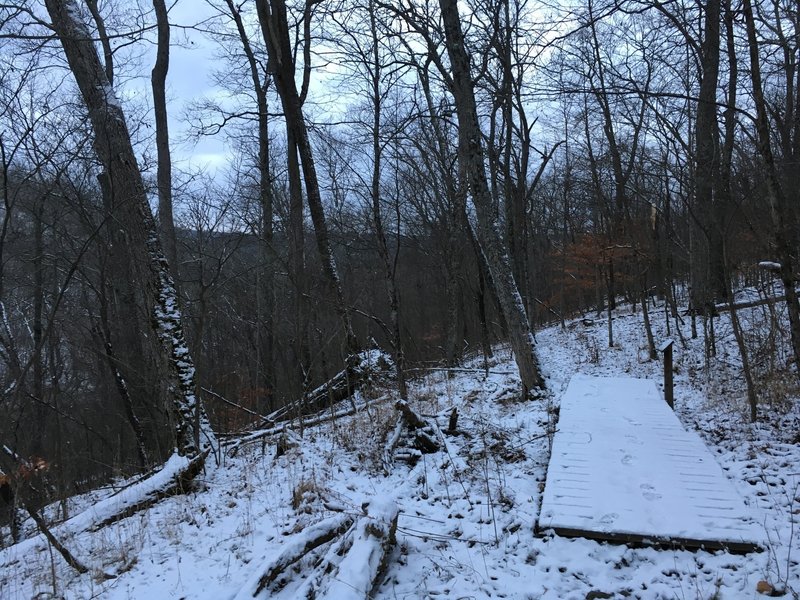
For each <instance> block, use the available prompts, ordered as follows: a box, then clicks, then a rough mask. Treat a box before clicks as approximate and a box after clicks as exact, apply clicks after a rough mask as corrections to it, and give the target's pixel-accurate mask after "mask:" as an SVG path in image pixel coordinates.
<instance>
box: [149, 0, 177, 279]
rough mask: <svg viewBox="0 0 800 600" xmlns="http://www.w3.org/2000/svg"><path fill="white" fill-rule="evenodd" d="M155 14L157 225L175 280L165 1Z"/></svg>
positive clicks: (158, 1)
mask: <svg viewBox="0 0 800 600" xmlns="http://www.w3.org/2000/svg"><path fill="white" fill-rule="evenodd" d="M153 8H154V9H155V13H156V28H157V31H158V45H157V49H156V63H155V65H154V66H153V72H152V73H151V77H150V80H151V83H152V87H153V111H154V112H155V117H156V152H157V154H158V169H157V172H156V182H157V185H158V225H159V233H160V234H161V245H162V247H163V248H164V253H165V254H166V256H167V261H168V262H169V264H170V267H171V268H172V273H173V275H174V276H175V277H177V276H178V247H177V242H176V240H175V220H174V215H173V210H172V157H171V156H170V152H169V123H168V121H167V92H166V84H167V72H168V71H169V37H170V28H169V15H168V14H167V6H166V3H165V2H164V0H153Z"/></svg>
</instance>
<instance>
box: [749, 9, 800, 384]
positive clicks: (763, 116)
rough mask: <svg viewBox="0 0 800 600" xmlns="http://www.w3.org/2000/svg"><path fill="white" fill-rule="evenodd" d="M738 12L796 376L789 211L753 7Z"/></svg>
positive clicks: (799, 351)
mask: <svg viewBox="0 0 800 600" xmlns="http://www.w3.org/2000/svg"><path fill="white" fill-rule="evenodd" d="M742 12H743V13H744V18H745V25H746V28H747V43H748V46H749V51H750V81H751V83H752V86H753V101H754V103H755V106H756V135H757V143H758V151H759V154H760V155H761V158H762V159H763V161H764V165H765V167H766V169H765V171H766V172H765V182H766V186H767V201H768V202H769V208H770V216H771V218H772V223H773V227H774V236H775V238H774V243H775V252H776V254H777V256H778V260H779V261H780V265H781V266H780V271H779V274H780V278H781V283H783V289H784V293H785V294H786V309H787V312H788V314H789V329H790V332H791V338H792V350H793V352H794V361H795V369H797V370H798V372H799V373H800V306H799V305H798V298H797V289H796V284H797V282H796V277H795V262H796V261H795V257H794V252H793V248H792V244H791V240H792V238H793V235H792V225H793V224H792V218H791V210H790V209H789V207H788V206H787V203H786V197H785V194H784V191H783V189H782V188H781V184H780V181H779V179H778V174H777V170H776V168H775V157H774V155H773V154H772V147H771V145H770V127H769V119H768V117H767V103H766V100H765V99H764V88H763V86H762V83H761V64H760V62H759V61H760V57H759V53H758V40H757V38H756V25H755V19H754V17H753V5H752V3H751V1H750V0H743V4H742Z"/></svg>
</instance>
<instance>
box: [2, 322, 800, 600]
mask: <svg viewBox="0 0 800 600" xmlns="http://www.w3.org/2000/svg"><path fill="white" fill-rule="evenodd" d="M653 313H654V314H652V315H651V319H652V320H653V327H654V330H655V339H656V344H658V343H659V342H660V341H661V340H663V339H665V338H666V337H667V335H666V331H665V320H664V313H663V310H661V309H659V310H654V311H653ZM766 315H767V312H766V309H765V308H764V307H757V308H755V309H748V310H747V311H742V312H741V317H742V318H743V319H746V321H745V326H746V330H747V332H748V341H749V343H750V344H751V346H752V348H753V355H752V359H753V361H754V364H755V366H756V368H758V369H760V370H761V371H762V372H767V371H768V367H769V365H767V364H766V362H765V361H768V360H769V356H771V355H772V354H774V353H769V352H767V349H768V348H767V346H768V345H770V344H778V345H779V346H780V345H785V344H786V339H785V336H784V337H781V334H780V331H778V332H777V333H774V332H773V333H774V335H770V334H769V330H768V329H767V328H766V326H765V325H764V323H763V322H762V321H761V319H762V318H765V316H766ZM613 325H614V338H615V346H614V347H613V348H609V347H608V344H607V323H606V321H605V320H604V319H602V318H598V319H595V320H593V321H585V322H584V321H583V320H581V319H578V320H575V321H572V322H569V323H567V327H566V328H565V329H561V328H560V327H559V326H554V327H551V328H548V329H545V330H543V331H540V332H538V333H537V342H538V348H539V350H538V351H539V356H540V358H541V361H542V365H543V369H544V371H545V374H546V377H547V382H548V386H549V392H550V393H549V396H548V397H547V398H545V399H544V400H534V401H526V402H520V399H519V397H518V387H519V386H518V378H517V376H516V374H515V369H514V365H513V362H512V361H511V359H510V356H509V351H508V349H507V348H502V347H501V348H498V349H497V350H496V353H497V354H496V358H495V360H494V361H493V363H492V365H491V372H490V374H489V375H488V377H484V375H483V372H482V370H481V369H480V367H481V366H482V361H481V360H477V359H476V360H474V361H473V362H471V363H469V364H467V365H465V367H466V368H467V369H469V368H475V371H474V372H458V373H452V374H451V375H452V376H451V377H447V374H446V373H444V372H441V371H432V372H430V373H428V374H426V375H425V376H424V377H422V378H420V379H419V380H417V381H416V382H414V384H413V386H412V393H411V396H412V397H411V401H410V404H411V406H412V408H413V409H414V410H416V411H417V412H419V413H422V414H424V415H428V416H430V417H431V418H432V420H435V421H436V423H437V424H438V426H439V428H440V429H441V430H442V432H443V433H442V434H441V435H442V439H444V440H445V442H446V446H445V449H444V450H443V451H441V452H438V453H433V454H427V455H423V457H422V458H421V459H420V461H419V462H418V463H417V464H416V466H414V467H413V468H411V467H409V466H407V465H406V464H404V463H402V462H400V461H395V464H394V468H393V469H392V470H391V473H390V474H389V475H388V476H387V475H385V474H384V463H383V448H384V443H385V440H386V438H387V436H388V435H389V434H390V433H391V430H392V429H393V428H394V422H395V419H396V415H395V412H396V411H395V409H394V407H393V405H392V403H391V402H384V403H381V404H374V405H372V406H371V407H370V408H369V409H368V410H364V411H362V412H361V413H359V414H357V415H355V416H351V417H345V418H342V419H339V420H337V421H334V422H328V423H325V424H322V425H318V426H315V427H313V428H307V429H305V430H304V431H302V440H301V442H300V443H299V444H298V445H297V446H295V447H291V448H290V449H289V450H288V452H286V453H285V454H283V455H282V456H279V457H276V453H275V446H274V442H273V441H270V442H269V443H267V444H266V445H264V446H262V445H261V443H259V442H255V443H252V444H249V445H247V446H245V447H243V448H242V449H241V451H240V452H239V453H238V455H237V456H236V457H235V458H230V457H228V458H226V459H225V461H224V463H223V464H222V465H221V466H220V467H218V468H214V467H210V468H209V469H208V470H207V471H206V473H205V474H204V475H201V476H200V478H199V479H198V489H197V490H195V491H194V492H192V493H189V494H187V495H183V496H178V497H172V498H168V499H165V500H162V501H160V502H159V503H158V504H156V505H155V506H154V507H153V508H151V509H149V510H147V511H145V512H141V513H139V514H137V515H135V516H133V517H130V518H128V519H125V520H123V521H120V522H118V523H116V524H113V525H110V526H108V527H106V528H104V529H102V530H100V531H98V532H94V533H70V532H69V531H67V530H63V531H61V532H60V531H59V529H58V528H56V529H55V532H56V534H59V533H62V535H63V541H64V542H65V544H66V545H67V546H68V547H69V548H70V550H71V551H72V552H73V553H74V554H76V555H77V556H78V557H79V558H80V559H81V560H83V562H85V563H87V564H89V565H92V566H93V567H94V568H95V569H97V570H98V571H99V570H102V571H105V572H112V573H120V575H119V576H118V577H117V578H115V579H112V580H109V581H102V580H101V578H99V577H98V576H97V573H95V574H92V573H89V574H86V575H81V576H79V575H77V574H76V573H75V572H74V571H72V570H71V569H70V568H69V567H68V566H66V564H65V563H64V561H63V560H62V559H61V557H60V556H59V555H58V554H57V553H56V552H55V551H54V550H51V549H50V548H49V547H48V546H47V544H46V543H45V542H42V541H38V542H31V541H29V542H27V543H23V544H21V545H19V546H18V547H11V548H8V549H5V550H3V551H0V598H3V599H4V600H5V599H8V600H15V599H29V598H33V597H37V598H60V597H66V598H96V597H97V598H149V599H154V600H155V599H162V598H187V599H193V598H208V599H214V600H217V599H226V598H233V597H235V596H236V595H237V594H238V593H239V591H240V590H241V589H242V587H243V586H244V585H245V584H246V583H247V582H248V581H250V580H252V579H253V577H254V574H255V573H256V572H257V568H258V566H259V565H262V564H264V563H265V561H269V560H270V559H271V558H273V557H275V556H277V555H278V554H279V553H280V552H281V550H282V549H284V548H286V545H287V544H288V543H290V542H289V541H290V540H294V543H296V541H297V539H298V538H296V537H292V536H296V535H297V534H299V532H301V531H303V530H304V529H307V528H308V527H310V526H311V525H313V524H315V523H318V522H320V521H322V520H323V519H326V518H330V517H334V516H335V515H337V514H339V513H338V512H336V511H337V510H339V509H341V508H345V510H347V511H351V512H352V513H353V514H361V513H362V505H363V504H364V503H365V502H370V501H374V499H376V498H377V499H381V500H382V501H394V502H396V503H397V505H398V506H399V508H400V515H399V522H398V527H397V546H396V548H395V549H394V551H393V554H392V555H391V556H390V560H389V563H388V569H387V571H386V574H385V576H384V578H383V579H382V583H381V584H380V586H379V587H378V589H377V590H376V591H375V597H376V598H385V599H397V598H401V599H402V598H406V599H412V598H432V599H433V598H521V599H525V598H531V599H533V598H548V599H571V598H575V599H581V600H583V599H585V598H622V597H630V598H643V599H655V598H665V599H667V598H669V599H681V600H683V599H688V598H702V599H710V598H723V599H740V598H754V597H758V593H757V592H756V586H757V584H758V583H759V582H760V581H767V582H769V583H770V584H772V585H773V586H775V588H776V589H787V590H788V596H789V597H792V596H794V597H798V592H800V568H799V567H798V563H797V558H800V540H798V537H800V532H799V533H798V535H795V532H794V522H795V520H796V519H797V518H798V514H800V444H799V442H800V410H799V409H798V407H797V406H796V405H795V401H796V398H797V382H796V380H795V378H794V377H793V376H789V377H779V376H773V377H771V378H770V379H769V380H765V381H764V382H762V383H761V384H760V387H759V393H760V395H761V396H762V397H763V398H764V401H765V404H764V406H763V415H764V418H763V419H762V421H761V422H760V423H759V424H757V425H751V424H749V423H748V422H747V416H746V415H747V414H748V409H747V405H746V396H745V390H744V383H743V380H741V378H740V376H739V372H740V367H739V364H740V362H739V354H738V351H737V350H736V345H735V340H734V338H733V335H732V333H731V328H730V322H729V315H728V314H727V313H723V314H722V315H721V317H720V318H719V319H716V320H715V330H716V336H717V340H718V347H717V356H716V357H715V358H711V359H708V360H707V359H706V358H705V356H704V344H703V340H702V336H701V337H699V338H698V339H696V340H691V339H688V338H689V326H688V322H686V323H685V324H684V326H683V329H682V332H683V336H682V337H683V338H687V339H685V341H681V340H680V337H679V336H676V332H675V330H674V326H675V325H674V322H673V323H672V331H671V333H672V335H673V336H675V339H676V344H675V355H676V356H675V366H676V380H675V397H676V411H677V414H678V416H679V417H680V418H681V420H682V422H683V423H684V424H685V425H686V426H687V427H689V428H694V429H696V430H698V431H699V433H700V435H701V436H702V437H703V439H704V441H705V442H706V443H707V444H708V446H709V448H710V450H711V452H712V454H713V455H714V456H715V457H716V458H717V460H718V461H719V463H720V465H721V466H722V468H723V469H724V471H725V472H726V474H727V476H728V477H729V478H730V479H731V481H732V483H733V485H734V486H735V488H736V489H737V490H738V491H739V493H740V494H741V495H742V497H743V498H744V500H745V502H747V503H748V504H749V505H750V506H751V507H752V509H753V510H754V511H756V514H758V515H759V518H760V519H761V521H762V523H763V527H764V532H765V536H766V537H767V538H768V539H769V540H770V544H769V546H768V548H767V549H766V551H764V552H762V553H758V554H755V553H754V554H748V555H731V554H728V553H726V552H722V551H719V552H705V551H696V552H694V551H685V550H680V549H665V548H661V549H656V548H651V547H638V548H633V547H627V546H624V545H618V544H607V543H600V542H595V541H590V540H585V539H566V538H561V537H558V536H554V535H552V534H551V533H549V532H546V531H545V532H543V534H542V535H541V536H537V535H536V534H535V533H534V524H535V523H536V521H537V517H538V515H539V507H540V501H541V497H542V491H543V486H544V480H545V474H546V467H547V462H548V458H549V443H550V436H549V435H548V432H552V430H553V428H554V427H555V426H556V419H557V407H558V403H559V399H560V397H561V395H562V394H563V392H564V390H565V389H566V386H567V383H568V382H569V380H570V378H571V377H572V375H574V374H575V373H583V374H587V375H600V376H603V375H607V376H631V377H645V378H652V379H653V380H655V381H659V382H660V380H661V368H662V367H661V364H660V363H659V362H657V361H656V362H653V361H649V360H648V358H647V357H648V353H647V351H646V338H645V332H644V327H643V325H642V320H641V314H640V313H637V314H633V313H631V311H630V308H629V307H623V308H622V309H620V310H619V311H617V313H616V314H615V318H614V321H613ZM776 336H777V338H776ZM778 357H779V360H782V359H783V358H785V355H782V354H781V352H779V353H778ZM454 406H455V407H458V411H459V420H458V428H457V433H455V434H449V433H444V430H445V429H446V428H447V426H448V418H449V415H450V411H451V409H452V407H454ZM296 432H297V433H301V432H300V430H299V429H296ZM94 498H96V495H95V496H94ZM80 508H81V507H80V501H76V502H74V503H73V505H72V506H71V511H73V512H72V514H75V512H77V511H78V510H79V509H80ZM332 509H333V510H332ZM4 539H7V536H4ZM304 566H305V567H306V568H307V567H308V565H304ZM301 583H302V580H301V578H300V575H299V574H295V575H294V576H293V577H292V578H291V580H290V581H288V583H287V585H286V587H285V588H283V590H281V591H280V592H279V593H277V594H276V595H275V596H272V597H283V598H292V597H295V596H294V594H295V592H296V591H297V589H298V587H299V586H300V585H301Z"/></svg>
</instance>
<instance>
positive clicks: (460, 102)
mask: <svg viewBox="0 0 800 600" xmlns="http://www.w3.org/2000/svg"><path fill="white" fill-rule="evenodd" d="M439 6H440V7H441V10H442V20H443V22H444V30H445V38H446V46H447V52H448V54H449V56H450V63H451V69H452V72H453V77H452V82H451V83H452V92H453V98H454V100H455V104H456V112H457V114H458V155H459V161H460V162H461V169H462V172H463V173H466V174H467V178H468V181H467V183H468V184H469V189H470V191H471V193H472V201H473V203H474V205H475V212H476V214H477V217H478V238H479V240H480V243H481V246H482V248H483V252H484V254H485V256H486V261H487V263H488V265H489V270H490V271H491V274H492V280H493V281H494V283H495V286H496V287H497V292H498V296H499V300H500V306H501V310H502V312H503V314H504V316H505V318H506V321H507V323H508V328H509V335H510V338H511V340H510V341H511V347H512V348H513V350H514V356H515V359H516V362H517V367H518V368H519V374H520V379H521V380H522V383H523V385H524V386H525V388H527V389H529V390H534V389H542V388H544V380H543V379H542V375H541V372H540V369H539V362H538V359H537V357H536V353H535V348H534V341H533V335H532V334H531V329H530V324H529V323H528V317H527V315H526V314H525V307H524V305H523V303H522V298H521V296H520V295H519V291H518V288H517V284H516V282H515V281H514V276H513V274H512V270H511V263H510V261H509V258H508V253H507V252H506V251H505V249H504V248H503V242H502V239H501V237H500V232H499V228H498V224H497V218H496V216H495V215H494V212H493V210H492V198H491V193H490V191H489V184H488V181H487V179H486V171H485V164H484V158H483V148H482V144H481V130H480V124H479V122H478V113H477V107H476V104H475V91H474V87H473V82H472V76H471V73H470V63H469V56H468V54H467V51H466V48H465V46H464V36H463V33H462V31H461V21H460V17H459V14H458V6H457V4H456V0H439Z"/></svg>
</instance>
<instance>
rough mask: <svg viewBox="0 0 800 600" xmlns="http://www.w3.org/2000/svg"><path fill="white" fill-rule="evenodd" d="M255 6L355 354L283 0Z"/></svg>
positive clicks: (321, 247)
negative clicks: (296, 77)
mask: <svg viewBox="0 0 800 600" xmlns="http://www.w3.org/2000/svg"><path fill="white" fill-rule="evenodd" d="M256 7H257V9H258V19H259V22H260V25H261V30H262V33H263V35H264V42H265V43H266V46H267V53H268V55H269V68H270V70H271V72H272V74H273V77H274V80H275V87H276V89H277V90H278V95H279V96H280V98H281V105H282V106H283V113H284V117H285V119H286V128H287V129H290V130H291V131H292V133H293V134H294V139H295V142H296V144H297V152H298V154H299V155H300V162H301V163H302V170H303V179H304V180H305V184H306V196H307V198H308V208H309V212H310V213H311V221H312V222H313V224H314V232H315V235H316V240H317V250H318V252H319V255H320V261H321V263H322V271H323V274H324V276H325V279H326V281H327V283H328V286H329V287H330V288H331V291H332V293H333V295H334V302H335V307H336V312H337V313H338V315H339V318H340V319H341V322H342V328H343V329H344V335H345V340H346V345H347V351H348V354H349V355H350V356H354V355H356V354H357V353H358V351H359V344H358V340H357V339H356V336H355V332H354V331H353V325H352V322H351V319H350V312H349V311H348V309H347V304H346V302H345V298H344V292H343V291H342V285H341V282H340V280H339V273H338V271H337V269H336V261H335V259H334V257H333V250H332V249H331V244H330V239H329V235H328V225H327V222H326V220H325V211H324V209H323V207H322V196H321V194H320V188H319V179H318V177H317V169H316V164H315V162H314V154H313V151H312V148H311V141H310V139H309V137H308V128H307V126H306V122H305V117H304V116H303V108H302V101H301V95H300V94H299V93H298V90H297V85H296V83H295V80H294V76H295V64H294V61H293V56H294V54H293V52H292V48H291V45H290V42H289V26H288V23H287V16H286V2H285V0H256ZM307 12H308V11H307ZM306 18H310V15H308V14H307V15H306Z"/></svg>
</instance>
